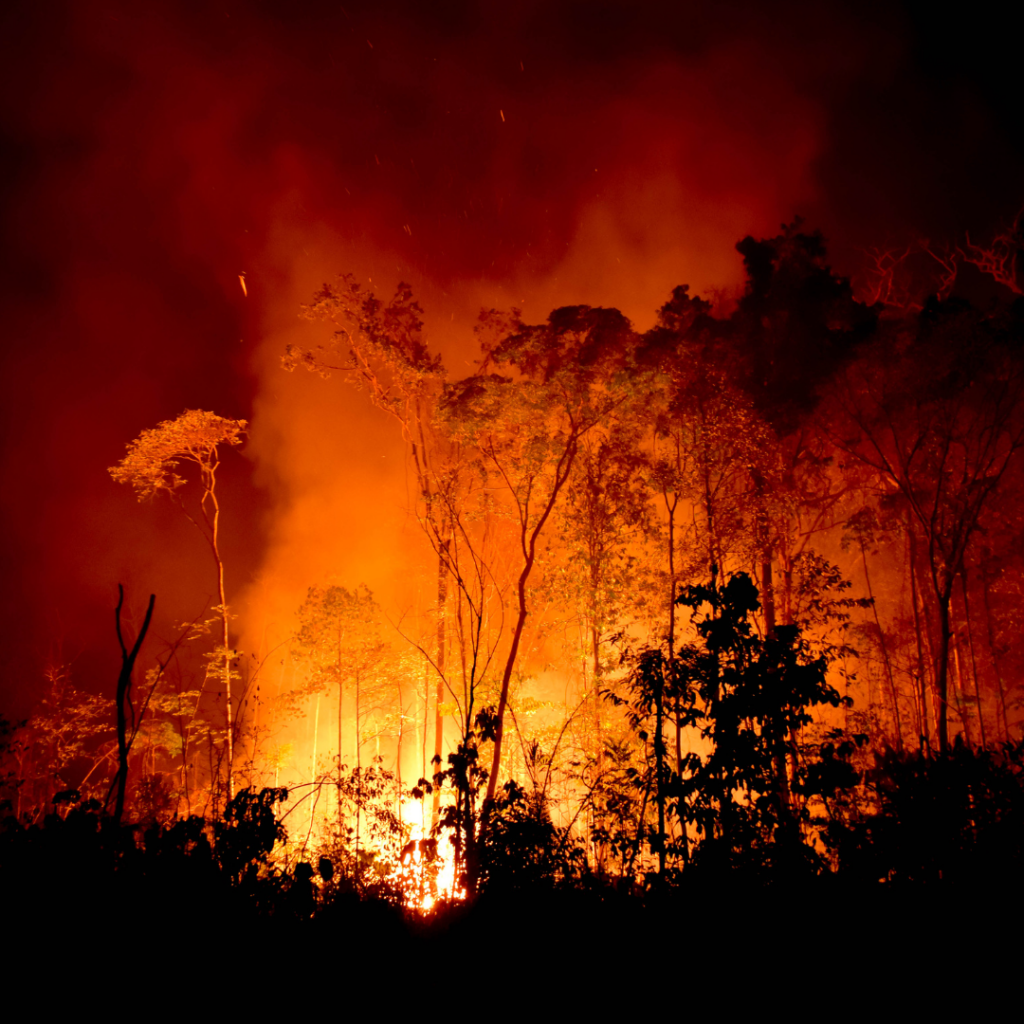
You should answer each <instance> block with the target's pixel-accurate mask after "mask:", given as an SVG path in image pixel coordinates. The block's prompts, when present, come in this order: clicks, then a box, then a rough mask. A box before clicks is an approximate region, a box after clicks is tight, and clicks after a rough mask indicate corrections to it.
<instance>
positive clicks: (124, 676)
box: [107, 583, 156, 825]
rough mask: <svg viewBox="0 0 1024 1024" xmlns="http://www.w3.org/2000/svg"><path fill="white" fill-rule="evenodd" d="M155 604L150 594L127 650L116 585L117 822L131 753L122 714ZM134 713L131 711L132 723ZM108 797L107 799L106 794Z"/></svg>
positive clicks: (121, 593) (121, 603)
mask: <svg viewBox="0 0 1024 1024" xmlns="http://www.w3.org/2000/svg"><path fill="white" fill-rule="evenodd" d="M154 604H156V594H150V595H149V605H148V607H147V608H146V617H145V619H144V620H143V622H142V629H140V630H139V635H138V636H137V637H136V638H135V643H134V644H133V645H132V649H131V650H130V651H129V650H128V648H127V647H126V646H125V642H124V636H123V634H122V633H121V609H122V607H124V587H122V586H121V584H120V583H118V585H117V608H116V609H115V611H114V621H115V624H116V626H117V643H118V646H120V648H121V671H120V673H119V674H118V677H117V801H116V802H115V804H114V821H115V822H116V823H117V824H118V825H120V824H121V818H122V816H123V814H124V796H125V791H126V790H127V788H128V754H129V753H130V739H129V737H128V716H127V715H126V714H125V705H126V704H129V703H130V702H131V688H132V672H133V671H134V669H135V659H136V658H137V657H138V656H139V651H140V650H141V649H142V641H143V640H145V639H146V634H147V633H148V632H149V623H150V620H151V619H152V618H153V605H154ZM134 718H135V714H134V712H133V713H132V719H133V725H134V724H135V723H134ZM107 800H108V801H109V800H110V795H109V793H108V795H107Z"/></svg>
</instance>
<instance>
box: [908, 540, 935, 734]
mask: <svg viewBox="0 0 1024 1024" xmlns="http://www.w3.org/2000/svg"><path fill="white" fill-rule="evenodd" d="M907 559H908V561H909V563H910V599H911V602H912V603H913V606H914V636H915V638H916V639H917V684H918V693H917V697H918V701H919V707H920V716H921V748H922V749H924V750H927V749H928V747H929V745H930V743H931V734H930V730H929V728H928V724H929V723H928V679H927V667H926V663H925V657H924V638H923V629H922V625H921V598H920V593H919V590H918V585H917V544H916V541H915V539H914V534H913V528H912V527H910V525H909V523H908V527H907Z"/></svg>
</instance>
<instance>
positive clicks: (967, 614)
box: [960, 565, 988, 750]
mask: <svg viewBox="0 0 1024 1024" xmlns="http://www.w3.org/2000/svg"><path fill="white" fill-rule="evenodd" d="M960 585H961V586H962V587H963V592H964V622H966V623H967V646H968V649H969V650H970V653H971V676H972V678H973V679H974V702H975V706H976V707H977V709H978V728H979V730H980V732H981V749H982V750H987V749H988V740H987V738H986V736H985V712H984V709H983V708H982V706H981V688H980V686H979V684H978V659H977V658H976V657H975V654H974V630H973V628H972V627H971V606H970V601H969V600H968V597H967V566H966V565H965V566H964V568H963V571H962V572H961V573H960Z"/></svg>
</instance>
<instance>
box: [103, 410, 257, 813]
mask: <svg viewBox="0 0 1024 1024" xmlns="http://www.w3.org/2000/svg"><path fill="white" fill-rule="evenodd" d="M246 426H247V423H246V421H245V420H232V419H226V418H225V417H223V416H217V415H216V414H215V413H212V412H205V411H202V410H199V409H186V410H185V412H183V413H182V414H181V415H180V416H179V417H178V418H177V419H174V420H164V421H163V422H162V423H159V424H157V426H155V427H153V428H152V429H150V430H144V431H143V432H142V433H141V434H140V435H139V436H138V437H137V438H136V439H135V440H134V441H132V442H131V443H130V444H129V445H128V454H127V455H126V456H125V457H124V458H123V459H122V460H121V461H120V462H119V463H118V464H117V465H116V466H111V467H110V470H109V472H110V475H111V476H112V477H113V478H114V480H115V481H116V482H117V483H122V484H129V485H130V486H131V487H132V488H133V489H134V491H135V494H136V497H137V498H138V500H139V501H140V502H142V501H147V500H150V499H152V498H154V497H156V496H157V495H158V494H164V495H166V496H167V497H168V498H170V499H171V500H172V501H173V502H174V503H175V504H176V505H177V506H178V508H180V509H181V511H182V512H183V513H184V515H185V516H186V517H187V519H188V520H189V522H190V523H192V525H193V526H195V528H196V529H197V530H198V531H199V532H200V533H201V534H202V536H203V539H204V540H205V541H206V543H207V544H208V545H209V548H210V553H211V555H212V556H213V562H214V566H215V567H216V570H217V595H218V598H219V603H218V604H217V605H216V606H215V607H214V608H213V609H212V610H213V611H214V612H215V613H216V615H217V620H218V621H219V624H220V627H221V635H220V643H219V644H218V645H217V647H216V648H215V650H214V651H213V652H212V654H211V655H210V658H209V660H210V667H209V670H208V672H207V677H209V676H211V675H212V676H214V677H219V678H220V680H221V682H222V684H223V687H224V695H225V700H226V708H227V710H226V726H225V730H224V735H225V742H226V746H227V788H228V799H229V800H230V799H232V798H233V796H234V772H233V763H234V742H233V741H234V737H233V732H234V720H233V717H232V703H231V682H232V679H233V678H234V670H233V665H232V663H233V661H234V660H235V658H236V657H237V652H235V651H233V650H232V649H231V646H230V634H229V621H230V617H229V615H228V604H227V597H226V595H225V590H224V561H223V559H222V558H221V553H220V546H219V531H220V503H219V501H218V499H217V470H218V469H219V468H220V453H219V448H220V446H221V445H228V446H231V447H234V446H237V445H240V444H241V443H242V435H243V434H244V433H245V429H246ZM182 462H185V463H191V464H192V465H194V466H195V467H197V468H198V470H199V491H200V493H199V499H198V501H197V502H196V503H194V504H193V505H192V506H191V507H190V506H189V504H187V503H186V501H185V497H184V494H185V492H184V491H183V487H184V485H185V484H186V483H187V481H186V480H185V478H184V477H182V476H180V475H179V474H178V467H179V466H180V465H181V463H182Z"/></svg>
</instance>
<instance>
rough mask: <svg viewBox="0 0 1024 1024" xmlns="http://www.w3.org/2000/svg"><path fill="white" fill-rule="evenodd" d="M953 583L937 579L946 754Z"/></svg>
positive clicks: (938, 679)
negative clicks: (950, 607)
mask: <svg viewBox="0 0 1024 1024" xmlns="http://www.w3.org/2000/svg"><path fill="white" fill-rule="evenodd" d="M951 589H952V587H951V585H950V584H947V583H942V584H941V585H940V584H939V583H938V581H937V580H936V583H935V599H936V602H937V604H938V612H939V638H938V648H939V649H938V652H937V666H936V672H935V683H936V693H937V696H938V703H939V708H938V711H939V715H938V718H939V727H938V733H939V752H940V753H942V754H945V753H946V751H947V750H949V724H948V723H949V715H948V703H947V698H948V695H949V694H948V691H949V641H950V636H951V632H950V625H949V601H950V592H951Z"/></svg>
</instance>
